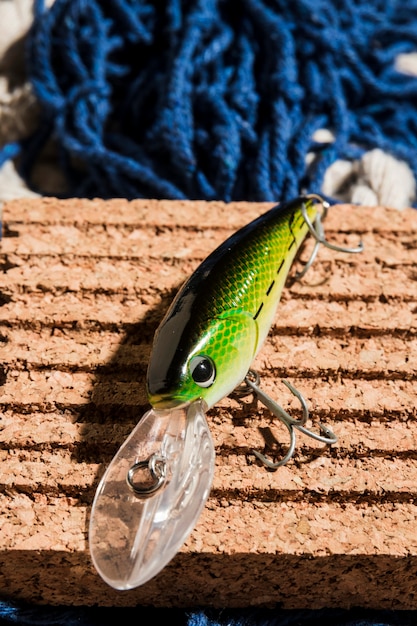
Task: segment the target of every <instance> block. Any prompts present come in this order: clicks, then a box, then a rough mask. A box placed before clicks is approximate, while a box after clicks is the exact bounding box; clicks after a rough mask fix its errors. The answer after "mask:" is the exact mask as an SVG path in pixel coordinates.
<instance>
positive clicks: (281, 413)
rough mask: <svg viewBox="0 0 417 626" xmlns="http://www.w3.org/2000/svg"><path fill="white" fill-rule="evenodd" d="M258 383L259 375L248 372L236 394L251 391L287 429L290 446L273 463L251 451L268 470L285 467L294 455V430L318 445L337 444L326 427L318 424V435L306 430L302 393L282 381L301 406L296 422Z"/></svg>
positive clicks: (306, 418) (305, 413)
mask: <svg viewBox="0 0 417 626" xmlns="http://www.w3.org/2000/svg"><path fill="white" fill-rule="evenodd" d="M259 382H260V377H259V374H258V373H257V372H255V371H254V370H249V372H248V373H247V375H246V377H245V380H244V384H243V386H241V387H240V388H238V394H239V395H240V396H242V395H246V394H248V393H250V391H252V392H253V393H254V394H255V395H256V397H257V398H258V400H260V402H262V404H263V405H264V406H266V407H267V409H269V410H270V411H271V413H272V414H273V415H274V416H275V417H277V418H278V419H279V420H280V421H281V422H282V423H283V424H284V426H285V427H286V428H287V430H288V432H289V434H290V446H289V448H288V450H287V452H286V454H285V455H284V457H283V458H282V459H281V460H280V461H278V462H273V461H271V460H270V459H268V457H267V456H265V455H264V454H262V453H261V452H258V451H257V450H252V452H253V454H254V455H255V456H256V457H257V458H258V459H259V460H260V461H262V463H263V464H264V465H266V466H267V467H268V468H270V469H277V468H278V467H281V466H282V465H285V464H286V463H288V461H289V460H290V459H291V458H292V456H293V455H294V451H295V444H296V438H295V429H297V430H298V431H300V432H302V433H304V435H307V436H308V437H311V438H312V439H315V440H316V441H319V442H320V443H324V444H326V445H332V444H334V443H336V442H337V436H336V435H335V434H334V433H333V431H332V430H330V428H328V427H327V426H324V425H323V424H319V429H320V432H319V433H316V432H314V431H312V430H310V429H309V428H306V426H305V423H306V422H307V420H308V418H309V410H308V406H307V402H306V400H305V398H304V396H303V395H302V393H301V392H300V391H299V390H298V389H297V388H296V387H294V386H293V385H292V384H291V383H290V382H288V381H287V380H283V383H284V385H285V386H286V387H287V388H288V389H289V390H290V391H291V393H292V394H293V395H294V396H295V397H296V398H297V399H298V400H299V402H300V404H301V407H302V412H303V413H302V417H301V419H299V420H296V419H294V418H293V417H291V415H290V414H289V413H287V411H285V409H283V408H282V406H280V405H279V404H278V403H277V402H276V401H275V400H274V399H273V398H271V397H270V396H268V394H266V393H265V392H264V391H263V390H262V389H261V388H260V386H259Z"/></svg>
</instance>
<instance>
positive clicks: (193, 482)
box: [89, 400, 215, 590]
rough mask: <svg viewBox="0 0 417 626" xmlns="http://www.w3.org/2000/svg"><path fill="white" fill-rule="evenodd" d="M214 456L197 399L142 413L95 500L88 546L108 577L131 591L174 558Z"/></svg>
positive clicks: (200, 501) (204, 492) (207, 483)
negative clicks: (188, 402)
mask: <svg viewBox="0 0 417 626" xmlns="http://www.w3.org/2000/svg"><path fill="white" fill-rule="evenodd" d="M214 460H215V453H214V446H213V442H212V438H211V435H210V431H209V428H208V425H207V421H206V417H205V411H204V403H203V402H202V401H201V400H197V401H195V402H192V403H191V404H189V405H185V406H182V407H178V408H174V409H169V410H160V411H157V410H155V409H151V410H149V411H148V412H147V413H145V415H144V416H143V417H142V419H141V420H140V422H139V423H138V425H137V426H136V427H135V429H134V430H133V431H132V433H131V434H130V435H129V437H128V438H127V439H126V441H125V442H124V443H123V445H122V446H121V447H120V449H119V451H118V452H117V454H116V455H115V457H114V458H113V460H112V461H111V463H110V465H109V466H108V468H107V470H106V472H105V474H104V476H103V477H102V479H101V481H100V484H99V486H98V488H97V492H96V495H95V498H94V502H93V507H92V512H91V519H90V531H89V543H90V552H91V557H92V560H93V563H94V566H95V568H96V569H97V571H98V573H99V574H100V576H101V577H102V578H103V580H105V581H106V583H108V584H109V585H110V586H111V587H114V588H115V589H119V590H123V589H133V588H134V587H138V586H140V585H143V584H144V583H146V582H147V581H148V580H150V579H151V578H153V577H154V576H156V574H158V573H159V572H160V571H161V570H162V569H163V568H164V567H165V565H167V563H168V562H169V561H170V560H171V559H172V558H173V557H174V556H175V554H176V553H177V552H178V550H179V549H180V548H181V546H182V544H183V543H184V542H185V540H186V539H187V537H188V535H189V534H190V533H191V531H192V530H193V528H194V526H195V524H196V522H197V519H198V517H199V515H200V513H201V510H202V509H203V507H204V505H205V502H206V500H207V498H208V495H209V492H210V488H211V484H212V481H213V474H214Z"/></svg>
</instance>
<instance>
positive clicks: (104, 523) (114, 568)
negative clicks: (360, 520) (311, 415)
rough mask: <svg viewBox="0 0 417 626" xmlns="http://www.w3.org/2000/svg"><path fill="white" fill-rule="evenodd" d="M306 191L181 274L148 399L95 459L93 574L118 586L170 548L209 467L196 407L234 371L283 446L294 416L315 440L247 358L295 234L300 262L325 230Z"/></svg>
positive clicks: (158, 564) (275, 297)
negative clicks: (98, 471)
mask: <svg viewBox="0 0 417 626" xmlns="http://www.w3.org/2000/svg"><path fill="white" fill-rule="evenodd" d="M320 204H321V205H322V209H323V208H324V213H325V212H326V211H327V207H328V205H326V203H324V202H323V201H322V199H321V198H319V197H318V196H315V195H311V196H305V197H301V198H297V199H296V200H294V201H292V202H289V203H287V204H281V205H279V206H276V207H274V208H272V209H271V210H270V211H268V212H267V213H265V214H264V215H261V216H260V217H258V218H257V219H256V220H254V221H253V222H251V223H250V224H248V225H247V226H245V227H243V228H242V229H240V230H239V231H238V232H236V233H235V234H234V235H232V236H231V237H230V238H229V239H227V240H226V241H225V242H224V243H223V244H221V245H220V246H219V247H218V248H217V249H216V250H215V251H214V252H213V253H212V254H211V255H210V256H209V257H208V258H207V259H206V260H205V261H203V263H202V264H201V265H200V266H199V267H198V268H197V269H196V271H195V272H194V273H193V275H192V276H191V277H190V278H189V279H188V280H187V281H186V283H185V284H184V285H183V287H182V288H181V289H180V291H179V292H178V294H177V296H176V298H175V299H174V301H173V303H172V305H171V307H170V308H169V310H168V312H167V314H166V316H165V318H164V319H163V321H162V322H161V325H160V327H159V329H158V330H157V332H156V335H155V339H154V343H153V347H152V353H151V358H150V362H149V367H148V374H147V389H148V396H149V402H150V404H151V407H152V408H151V409H150V410H149V411H148V412H147V413H146V414H145V415H144V416H143V417H142V419H141V420H140V421H139V423H138V425H137V426H136V428H135V429H134V430H133V432H132V433H131V434H130V436H129V437H128V439H127V440H126V441H125V443H124V444H123V445H122V446H121V448H120V450H119V451H118V453H117V454H116V456H115V457H114V459H113V460H112V462H111V463H110V465H109V467H108V468H107V470H106V472H105V474H104V476H103V478H102V479H101V482H100V484H99V487H98V489H97V492H96V496H95V499H94V503H93V508H92V513H91V519H90V533H89V540H90V551H91V556H92V560H93V563H94V565H95V567H96V569H97V571H98V572H99V574H100V575H101V576H102V578H103V579H104V580H105V581H106V582H107V583H108V584H109V585H111V586H112V587H114V588H116V589H130V588H132V587H136V586H138V585H142V584H144V583H145V582H146V581H148V580H149V579H150V578H152V577H153V576H155V575H156V574H157V573H158V572H160V570H161V569H162V568H163V567H164V566H165V565H166V564H167V563H168V562H169V561H170V560H171V559H172V558H173V556H175V554H176V552H177V551H178V550H179V549H180V547H181V545H182V544H183V543H184V541H185V540H186V538H187V536H188V535H189V533H190V532H191V530H192V529H193V527H194V525H195V523H196V520H197V518H198V516H199V514H200V512H201V510H202V508H203V507H204V504H205V502H206V500H207V497H208V495H209V492H210V488H211V484H212V480H213V473H214V461H215V454H214V446H213V442H212V439H211V435H210V430H209V428H208V425H207V421H206V417H205V414H206V412H207V410H208V409H209V408H210V407H212V406H213V405H214V404H215V403H216V402H218V401H219V400H220V399H221V398H223V397H224V396H227V395H228V394H230V393H231V392H232V391H233V390H234V389H235V388H236V387H238V386H239V385H241V383H243V381H245V383H246V386H247V389H248V390H249V391H251V392H254V393H255V394H256V395H257V397H258V398H259V399H260V400H261V401H262V402H263V403H264V404H265V405H266V406H267V407H269V408H270V409H271V411H272V412H273V413H274V414H275V415H276V416H277V417H279V418H280V419H281V420H282V421H283V422H284V424H285V425H286V427H287V428H288V431H289V433H290V437H291V445H290V447H289V450H288V452H287V454H286V455H285V457H284V458H283V459H282V460H281V461H280V462H278V463H272V462H271V461H269V460H268V459H267V458H266V457H264V456H263V455H261V454H260V453H258V452H255V454H257V456H258V458H260V459H261V460H262V461H263V462H265V463H266V464H267V465H268V466H269V467H273V468H276V467H278V466H279V465H281V464H283V463H285V462H287V460H288V459H289V458H290V457H291V456H292V454H293V451H294V447H295V435H294V428H297V429H298V430H301V431H302V432H305V433H306V434H308V435H310V436H313V437H315V438H316V439H318V440H319V441H322V442H324V443H334V442H335V441H336V438H335V436H334V435H333V433H331V431H329V430H328V429H326V428H325V427H321V433H320V434H316V433H313V432H312V431H309V430H307V429H306V427H305V422H306V420H307V418H308V410H307V407H306V404H305V401H304V399H303V397H302V396H301V394H300V393H299V392H298V391H297V390H296V389H294V388H293V387H292V386H291V385H290V384H289V383H286V384H287V386H288V387H289V388H290V390H291V391H292V392H293V393H294V394H295V395H296V396H297V397H298V398H299V399H300V401H301V403H302V406H303V417H302V419H301V420H298V421H297V420H295V419H293V418H292V417H291V416H290V415H288V413H286V412H285V411H284V409H282V408H281V407H280V406H279V405H278V404H277V403H276V402H274V401H273V400H272V399H271V398H269V397H268V396H266V395H265V394H264V392H262V390H261V389H260V388H259V386H258V384H257V381H256V380H255V379H254V378H253V375H252V374H250V375H248V372H249V370H250V366H251V363H252V361H253V359H254V357H255V356H256V354H257V353H258V351H259V349H260V348H261V346H262V344H263V342H264V340H265V338H266V336H267V334H268V332H269V329H270V327H271V324H272V322H273V319H274V315H275V312H276V308H277V306H278V303H279V300H280V297H281V293H282V289H283V287H284V285H285V281H286V278H287V276H288V272H289V270H290V268H291V265H292V263H293V260H294V257H295V255H296V253H297V250H298V249H299V247H300V245H301V244H302V242H303V241H304V239H305V237H306V235H307V234H308V233H309V232H310V233H311V234H312V235H313V237H314V239H315V247H314V250H313V254H312V256H311V258H310V260H309V261H308V263H307V264H306V266H305V269H304V271H305V270H306V269H307V268H308V267H309V266H310V265H311V262H312V261H313V259H314V258H315V255H316V253H317V250H318V247H319V245H320V244H323V245H326V246H328V247H330V248H332V249H335V250H343V251H345V252H359V251H360V250H361V249H362V247H361V246H359V247H358V248H353V249H352V248H346V249H345V248H340V247H338V246H335V245H332V244H330V243H329V242H327V241H326V239H325V237H324V232H323V228H322V221H321V211H322V209H320V207H319V205H320Z"/></svg>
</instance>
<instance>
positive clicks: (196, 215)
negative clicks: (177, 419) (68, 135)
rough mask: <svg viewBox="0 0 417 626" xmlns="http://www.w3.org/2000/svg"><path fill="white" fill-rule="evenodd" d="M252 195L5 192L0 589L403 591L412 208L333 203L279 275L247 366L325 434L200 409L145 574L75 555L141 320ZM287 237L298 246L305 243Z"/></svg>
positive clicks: (411, 433)
mask: <svg viewBox="0 0 417 626" xmlns="http://www.w3.org/2000/svg"><path fill="white" fill-rule="evenodd" d="M269 206H270V205H267V204H245V203H239V204H231V205H223V204H221V203H204V202H168V201H161V202H157V201H150V200H143V201H134V202H126V201H124V200H113V201H109V202H103V201H99V200H97V201H90V202H88V201H85V200H79V199H74V200H70V201H65V202H64V201H57V200H55V199H41V200H19V201H14V202H10V203H9V204H7V205H6V206H5V208H4V214H5V215H4V219H5V223H6V227H5V237H4V239H3V242H2V248H1V257H0V265H1V269H2V273H1V274H0V281H1V283H0V355H1V356H0V385H1V386H0V405H1V406H0V410H1V414H0V537H1V541H0V593H1V595H2V597H6V598H12V599H16V600H27V601H29V602H35V603H51V604H69V605H71V604H75V605H91V604H100V605H113V606H131V605H136V604H153V605H156V606H180V607H192V606H196V607H197V606H215V607H244V606H256V605H265V606H282V607H286V608H292V607H299V608H319V607H324V606H327V607H349V606H363V607H374V608H395V609H398V608H404V609H406V608H413V609H416V608H417V582H416V581H417V577H416V575H417V454H416V444H417V427H416V420H417V409H416V394H417V380H416V372H417V366H416V352H417V283H416V280H417V268H416V249H417V212H415V211H413V210H411V209H410V210H407V211H405V212H402V213H399V212H396V211H392V210H386V209H382V208H376V209H367V208H358V207H356V208H353V207H347V206H345V207H334V208H332V209H331V211H330V214H329V217H328V219H327V222H326V232H327V237H328V239H330V240H332V241H335V242H337V243H340V244H343V245H356V243H357V240H358V238H359V237H362V239H363V242H364V244H365V251H364V253H363V254H361V255H357V256H353V255H343V254H341V253H335V252H331V251H329V250H325V249H322V250H321V251H320V254H319V259H318V261H316V263H315V264H314V266H313V267H312V268H311V270H310V271H309V272H308V274H307V275H306V277H305V279H304V280H303V281H302V282H301V283H293V284H291V283H289V284H288V285H287V287H286V289H285V291H284V294H283V298H282V301H281V304H280V307H279V314H278V315H277V317H276V321H275V324H274V326H273V328H272V329H271V333H270V335H269V338H268V340H267V342H266V344H265V345H264V347H263V349H262V350H261V352H260V354H259V356H258V357H257V360H256V363H254V366H255V368H256V369H257V370H258V371H259V373H260V375H261V378H262V387H263V388H264V389H265V390H266V391H267V392H269V393H270V394H271V395H272V396H273V397H274V398H276V399H277V400H278V401H279V403H280V404H281V405H282V406H284V408H287V409H288V410H291V412H292V413H293V414H294V415H295V416H297V415H299V414H300V410H299V405H298V404H297V401H296V400H294V399H293V398H291V396H290V394H289V392H288V391H287V389H286V387H285V386H284V385H283V383H282V378H284V377H285V378H287V379H288V380H290V381H291V382H292V383H293V384H295V385H296V387H298V388H299V389H300V391H302V393H303V394H304V395H305V397H306V399H307V401H308V404H309V407H310V410H311V413H312V418H313V421H314V423H317V422H319V421H321V422H323V423H325V424H328V425H329V426H330V427H331V428H332V429H333V430H334V431H335V432H336V433H337V435H338V436H339V441H338V443H337V444H336V445H335V446H333V447H332V448H330V449H329V448H323V446H321V445H320V444H317V443H315V442H314V441H312V440H309V439H307V438H306V437H305V436H303V435H302V434H299V435H298V437H297V450H296V454H295V457H294V459H293V460H291V461H290V463H289V464H288V465H287V466H286V467H283V468H280V469H279V470H278V471H277V472H271V471H268V470H267V469H265V468H264V467H262V466H261V465H259V464H258V462H255V460H254V457H253V456H251V455H250V450H251V449H253V448H256V449H259V450H261V451H264V452H266V453H268V454H270V455H273V454H274V451H275V452H277V451H279V449H280V446H281V445H285V444H286V442H287V439H286V432H285V429H283V427H282V426H280V425H279V423H277V421H276V420H274V419H273V418H272V416H271V415H270V414H269V413H268V411H267V410H266V409H265V408H263V407H262V405H260V404H257V403H256V402H254V401H253V400H252V399H251V398H248V399H246V400H244V401H243V402H238V401H237V400H236V399H233V398H226V399H224V400H223V401H222V402H220V403H219V404H218V405H217V406H216V407H215V408H213V409H212V410H211V411H210V412H209V415H208V421H209V424H210V427H211V431H212V434H213V439H214V443H215V446H216V454H217V461H216V472H215V478H214V484H213V489H212V492H211V494H210V498H209V501H208V504H207V506H206V507H205V509H204V511H203V513H202V515H201V517H200V520H199V522H198V524H197V526H196V528H195V530H194V531H193V533H192V535H191V536H190V538H189V539H188V541H187V542H186V544H185V545H184V547H183V548H182V549H181V551H180V552H179V554H178V555H177V556H176V557H175V559H174V560H173V561H172V562H171V563H170V564H169V565H168V566H167V567H166V568H165V569H164V570H163V572H161V574H160V575H158V576H157V577H156V578H155V579H153V580H152V581H150V582H149V583H147V584H146V585H144V586H143V587H140V588H138V589H136V590H133V591H130V592H116V591H113V590H112V589H110V588H109V587H107V585H106V584H105V583H103V582H102V581H101V579H99V577H98V576H97V574H96V573H95V571H94V569H93V568H92V565H91V562H90V558H89V554H88V546H87V525H88V516H89V510H90V506H91V502H92V498H93V495H94V491H95V488H96V486H97V482H98V480H99V478H100V476H101V474H102V472H103V470H104V468H105V467H106V465H107V463H108V462H109V461H110V459H111V457H112V456H113V454H114V453H115V451H116V449H117V448H118V446H119V445H120V444H121V443H122V442H123V440H124V439H125V437H126V436H127V435H128V433H129V432H130V431H131V429H132V428H133V426H134V424H135V423H136V422H137V420H138V419H139V418H140V416H141V415H142V414H143V412H144V411H145V410H146V408H147V404H146V397H145V385H144V382H145V373H146V367H147V361H148V356H149V351H150V343H151V341H152V337H153V333H154V331H155V329H156V327H157V325H158V323H159V321H160V320H161V318H162V316H163V314H164V312H165V310H166V308H167V306H168V304H169V302H170V301H171V299H172V297H173V295H174V294H175V292H176V290H177V288H178V287H179V285H180V284H181V283H182V281H183V280H184V279H185V278H186V277H187V276H188V275H189V274H190V272H192V270H193V269H194V268H195V267H196V266H197V265H198V263H199V262H200V261H201V260H202V259H203V258H204V257H205V256H206V255H207V254H208V253H209V252H210V251H211V250H212V249H213V248H214V247H215V246H216V245H218V244H219V243H220V242H222V241H223V240H224V239H225V238H226V237H227V236H228V235H230V234H231V233H232V232H233V231H234V230H235V229H236V228H238V227H239V226H241V225H243V224H245V223H246V222H248V221H249V220H251V219H252V218H254V217H256V216H257V215H259V214H260V213H261V212H263V211H264V210H265V209H266V208H269ZM309 245H311V244H307V246H306V249H304V250H303V252H302V257H304V258H307V256H308V247H309Z"/></svg>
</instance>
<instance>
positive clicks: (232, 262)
mask: <svg viewBox="0 0 417 626" xmlns="http://www.w3.org/2000/svg"><path fill="white" fill-rule="evenodd" d="M303 203H304V206H305V207H306V208H307V212H308V215H309V217H310V219H311V220H314V218H315V215H316V211H317V209H316V207H315V204H314V203H313V202H312V201H311V200H310V199H308V198H298V199H296V200H294V201H292V202H289V203H287V204H282V205H279V206H277V207H274V208H272V209H271V210H270V211H268V212H267V213H265V214H264V215H261V216H260V217H259V218H257V219H256V220H254V221H253V222H251V223H250V224H248V225H247V226H245V227H243V228H242V229H240V230H239V231H237V232H236V233H235V234H234V235H232V236H231V237H230V238H229V239H227V240H226V241H225V242H224V243H223V244H221V245H220V246H219V247H218V248H217V249H216V250H215V251H214V252H213V253H212V254H211V255H210V256H209V257H208V258H207V259H206V260H205V261H203V263H202V264H201V265H200V266H199V267H198V268H197V270H196V271H195V272H194V274H193V275H192V276H191V277H190V278H189V280H188V281H187V282H186V283H185V284H184V286H183V287H182V288H181V290H180V291H179V293H178V294H177V296H176V298H175V299H174V301H173V303H172V305H171V307H170V308H169V310H168V312H167V314H166V316H165V318H164V320H163V321H162V323H161V325H160V327H159V329H158V331H157V333H156V335H155V340H154V344H153V349H152V353H151V359H150V363H149V368H148V377H147V387H148V394H149V400H150V403H151V405H152V406H153V407H154V408H157V409H166V408H169V407H173V406H176V405H180V404H182V403H189V402H192V401H194V400H195V399H197V398H202V399H203V400H204V401H205V403H206V405H207V407H211V406H213V405H214V404H215V403H216V402H217V401H218V400H220V399H221V398H223V397H224V396H227V395H228V394H229V393H231V392H232V391H233V389H235V387H237V385H239V384H240V383H241V382H242V381H243V379H244V377H245V376H246V374H247V372H248V369H249V367H250V364H251V362H252V360H253V358H254V357H255V355H256V354H257V352H258V350H259V348H260V347H261V345H262V343H263V342H264V340H265V338H266V336H267V334H268V332H269V329H270V326H271V324H272V321H273V318H274V315H275V312H276V309H277V305H278V302H279V300H280V297H281V293H282V289H283V287H284V284H285V281H286V278H287V275H288V272H289V270H290V267H291V264H292V262H293V260H294V257H295V255H296V253H297V250H298V249H299V247H300V245H301V243H302V242H303V240H304V238H305V237H306V235H307V233H308V228H307V225H306V223H305V220H304V218H303V216H302V213H301V205H302V204H303Z"/></svg>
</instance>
